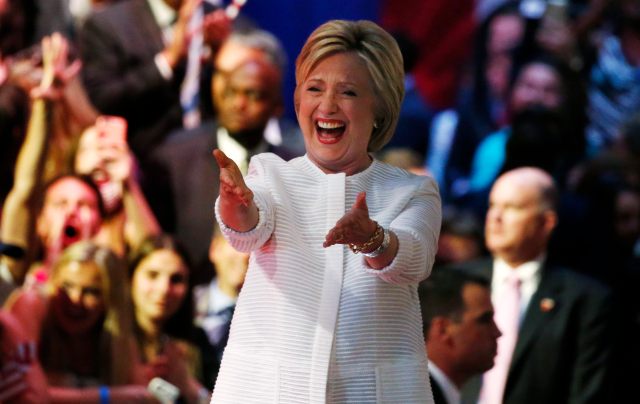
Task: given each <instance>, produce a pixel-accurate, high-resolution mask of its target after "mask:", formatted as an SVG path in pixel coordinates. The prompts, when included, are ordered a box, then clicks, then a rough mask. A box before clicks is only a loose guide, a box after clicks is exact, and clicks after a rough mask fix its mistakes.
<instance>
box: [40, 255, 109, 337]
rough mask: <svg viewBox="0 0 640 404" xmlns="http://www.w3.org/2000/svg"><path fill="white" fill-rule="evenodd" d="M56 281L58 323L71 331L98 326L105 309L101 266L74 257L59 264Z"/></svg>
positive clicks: (55, 309) (55, 307) (73, 332)
mask: <svg viewBox="0 0 640 404" xmlns="http://www.w3.org/2000/svg"><path fill="white" fill-rule="evenodd" d="M53 285H54V287H55V288H56V289H57V291H58V293H57V294H56V295H55V296H54V297H53V300H52V306H53V312H54V315H55V318H56V320H57V322H58V324H59V325H60V326H61V327H62V329H64V330H65V331H66V332H67V333H69V334H83V333H85V332H87V331H90V330H91V329H92V328H93V327H95V326H96V325H97V324H98V322H99V320H100V319H101V318H102V316H103V315H104V313H105V302H104V296H103V290H102V275H101V273H100V268H98V266H97V265H96V264H94V263H92V262H77V261H72V262H70V263H69V264H67V265H64V266H62V267H60V268H59V269H58V270H57V271H56V273H55V275H54V277H53Z"/></svg>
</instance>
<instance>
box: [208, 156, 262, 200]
mask: <svg viewBox="0 0 640 404" xmlns="http://www.w3.org/2000/svg"><path fill="white" fill-rule="evenodd" d="M213 156H214V157H215V159H216V162H217V163H218V167H220V195H221V196H233V197H234V198H236V199H237V200H238V201H239V202H240V203H242V204H243V205H245V206H249V203H251V201H252V200H253V192H252V191H251V190H250V189H249V188H248V187H247V185H246V184H245V182H244V179H243V178H242V173H241V172H240V169H239V168H238V166H237V164H236V163H235V162H234V161H233V160H231V159H230V158H229V157H227V156H226V155H225V154H224V153H223V152H222V150H220V149H215V150H214V151H213Z"/></svg>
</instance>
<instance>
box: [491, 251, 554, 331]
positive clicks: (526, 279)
mask: <svg viewBox="0 0 640 404" xmlns="http://www.w3.org/2000/svg"><path fill="white" fill-rule="evenodd" d="M544 259H545V255H544V254H543V255H540V256H539V257H538V258H536V259H535V260H533V261H529V262H525V263H524V264H522V265H520V266H518V267H516V268H512V267H511V266H509V265H508V264H507V263H506V262H505V261H503V260H502V259H500V258H496V259H495V260H494V261H493V277H492V279H491V300H492V301H493V302H494V304H495V302H497V301H499V296H500V295H501V293H503V292H504V288H505V283H506V281H507V277H508V275H509V274H511V273H512V272H513V271H516V272H517V275H518V278H519V279H520V323H522V319H523V318H524V314H525V313H526V312H527V307H529V302H530V301H531V297H532V296H533V294H534V293H535V292H536V290H538V285H539V284H540V277H541V275H542V274H541V273H540V267H541V266H542V262H543V261H544Z"/></svg>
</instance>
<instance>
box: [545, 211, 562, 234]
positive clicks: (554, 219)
mask: <svg viewBox="0 0 640 404" xmlns="http://www.w3.org/2000/svg"><path fill="white" fill-rule="evenodd" d="M542 221H543V227H544V229H545V232H546V233H547V235H550V234H551V232H552V231H553V229H555V228H556V226H557V225H558V214H557V213H556V212H554V211H553V210H546V211H544V212H542Z"/></svg>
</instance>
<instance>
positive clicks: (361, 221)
mask: <svg viewBox="0 0 640 404" xmlns="http://www.w3.org/2000/svg"><path fill="white" fill-rule="evenodd" d="M375 231H376V222H374V221H373V220H371V218H369V208H368V207H367V195H366V193H365V192H360V193H359V194H358V196H357V197H356V201H355V203H354V204H353V206H352V207H351V210H349V211H348V212H347V213H346V214H345V215H344V216H342V218H341V219H340V220H338V222H337V223H336V225H335V226H334V227H333V228H332V229H331V230H329V232H328V233H327V235H326V236H325V240H324V243H323V244H322V245H323V247H325V248H326V247H330V246H332V245H334V244H356V245H358V244H363V243H366V242H367V241H368V240H369V239H370V238H371V236H372V235H373V234H374V233H375Z"/></svg>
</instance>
